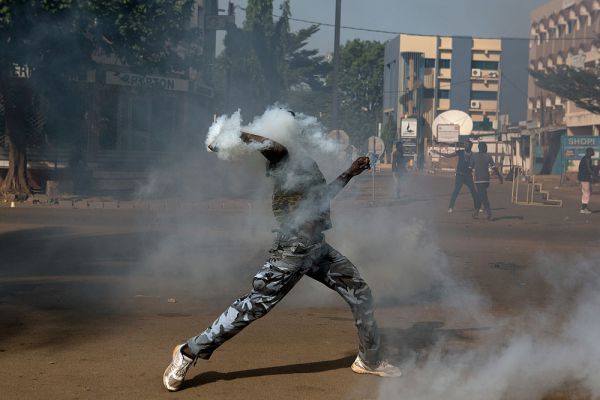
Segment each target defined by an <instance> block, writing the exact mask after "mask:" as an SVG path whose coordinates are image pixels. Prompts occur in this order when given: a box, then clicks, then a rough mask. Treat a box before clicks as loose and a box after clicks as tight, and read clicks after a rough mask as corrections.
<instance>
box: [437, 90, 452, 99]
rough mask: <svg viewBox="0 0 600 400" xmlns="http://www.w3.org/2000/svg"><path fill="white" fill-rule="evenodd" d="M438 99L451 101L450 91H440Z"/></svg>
mask: <svg viewBox="0 0 600 400" xmlns="http://www.w3.org/2000/svg"><path fill="white" fill-rule="evenodd" d="M438 98H440V99H449V98H450V91H449V90H438Z"/></svg>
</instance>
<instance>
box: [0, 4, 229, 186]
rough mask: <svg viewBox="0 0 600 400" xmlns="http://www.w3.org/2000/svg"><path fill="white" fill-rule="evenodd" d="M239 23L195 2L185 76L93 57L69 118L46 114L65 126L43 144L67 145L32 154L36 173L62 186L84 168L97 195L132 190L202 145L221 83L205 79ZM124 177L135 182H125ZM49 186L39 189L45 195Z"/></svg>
mask: <svg viewBox="0 0 600 400" xmlns="http://www.w3.org/2000/svg"><path fill="white" fill-rule="evenodd" d="M234 23H235V21H234V15H233V8H232V6H231V5H230V9H229V12H228V14H226V15H219V10H218V0H196V1H195V3H194V5H193V9H192V12H191V17H190V21H189V28H190V29H189V36H188V37H187V38H186V41H185V42H184V43H182V51H183V52H184V53H185V54H188V53H189V52H191V51H194V52H195V55H198V56H197V57H196V56H195V57H194V60H195V61H196V62H195V63H194V64H190V66H189V67H187V68H182V70H180V71H171V72H168V73H163V74H159V73H156V74H141V73H139V71H136V70H134V69H132V68H130V67H129V66H127V65H124V64H123V63H122V62H121V61H120V60H118V59H117V58H116V57H115V56H114V55H111V54H106V53H102V52H101V51H100V50H97V51H96V52H94V54H93V55H92V58H93V60H94V62H95V65H94V68H92V69H90V70H88V71H87V74H84V75H83V76H80V77H78V80H77V81H74V82H73V85H71V86H73V87H72V88H70V89H71V92H72V93H69V95H68V96H66V97H68V103H69V104H70V105H71V106H70V107H69V112H68V113H65V112H63V111H62V110H59V111H60V112H56V110H53V109H52V107H50V108H49V107H46V109H45V110H43V111H41V112H42V113H45V114H48V115H47V116H46V117H45V118H44V120H45V121H47V122H48V121H50V122H51V119H52V117H53V115H54V114H56V115H59V117H58V118H55V119H58V120H60V121H59V122H60V123H59V124H51V123H46V125H45V128H44V129H45V130H46V131H47V132H50V135H46V133H47V132H46V131H45V132H42V134H41V135H39V136H41V137H45V136H50V137H53V138H54V137H63V136H64V137H68V140H62V141H55V142H54V143H49V142H43V141H42V142H40V143H36V146H35V147H34V148H29V149H28V151H29V167H30V171H31V170H32V169H35V170H38V171H39V174H42V175H44V176H45V177H46V176H52V177H53V179H62V178H63V177H64V175H65V174H67V175H68V174H69V170H71V169H74V167H75V166H77V167H78V168H80V169H81V168H83V167H82V166H85V169H86V171H88V173H89V174H88V175H89V176H88V178H89V179H88V180H89V181H90V182H93V183H92V186H93V187H94V189H98V190H99V191H103V190H105V191H110V190H121V189H122V190H126V189H130V188H131V187H132V185H133V184H135V182H134V180H140V179H142V178H143V175H144V174H143V173H139V174H137V173H131V174H127V173H128V172H130V171H132V170H138V171H141V172H143V171H144V170H145V169H147V167H148V166H149V165H153V163H156V160H158V159H159V157H160V156H161V155H162V154H165V153H172V152H175V151H177V149H178V148H188V147H190V146H194V145H201V144H202V138H201V135H199V134H198V131H199V130H202V129H205V128H206V129H207V128H208V126H210V123H211V122H212V119H213V112H214V102H215V97H214V92H215V91H214V82H212V81H211V79H212V78H210V77H208V76H206V75H205V71H207V70H209V68H206V67H207V66H210V65H211V64H214V60H215V50H216V31H217V30H226V29H227V27H228V26H229V24H234ZM192 49H193V50H192ZM17 67H19V66H16V67H15V71H14V75H15V79H28V78H29V75H30V73H31V71H29V70H26V69H23V68H21V67H19V68H17ZM50 106H52V105H51V104H50ZM53 111H54V112H53ZM0 114H2V110H0ZM0 117H1V115H0ZM67 119H68V120H69V121H68V124H67V123H65V121H66V120H67ZM0 120H1V118H0ZM63 132H67V133H65V134H63ZM2 136H3V135H2V131H1V129H0V144H1V145H0V170H2V169H5V168H7V166H8V153H7V150H8V148H7V145H6V143H3V141H2V140H1V139H2ZM178 146H179V147H178ZM48 169H51V171H48ZM65 171H66V172H65ZM135 172H137V171H135ZM117 175H120V176H132V177H134V178H132V179H130V180H129V181H126V180H124V179H121V180H118V179H115V178H114V177H115V176H117ZM0 177H1V171H0ZM44 179H45V178H44ZM44 179H42V180H38V182H35V183H34V186H42V187H43V180H44ZM34 180H35V179H34Z"/></svg>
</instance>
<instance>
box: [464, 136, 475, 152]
mask: <svg viewBox="0 0 600 400" xmlns="http://www.w3.org/2000/svg"><path fill="white" fill-rule="evenodd" d="M472 149H473V142H471V141H470V140H469V139H467V140H466V141H465V150H466V151H468V152H470V151H471V150H472Z"/></svg>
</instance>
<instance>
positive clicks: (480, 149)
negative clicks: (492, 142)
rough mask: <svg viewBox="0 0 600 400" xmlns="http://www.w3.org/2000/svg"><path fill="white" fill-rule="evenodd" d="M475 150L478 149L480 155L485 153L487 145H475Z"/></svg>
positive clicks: (481, 143) (480, 143)
mask: <svg viewBox="0 0 600 400" xmlns="http://www.w3.org/2000/svg"><path fill="white" fill-rule="evenodd" d="M477 148H478V149H479V152H480V153H487V144H486V143H484V142H479V144H477Z"/></svg>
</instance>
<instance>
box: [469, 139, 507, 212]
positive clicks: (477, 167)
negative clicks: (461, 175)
mask: <svg viewBox="0 0 600 400" xmlns="http://www.w3.org/2000/svg"><path fill="white" fill-rule="evenodd" d="M477 147H478V149H479V153H474V154H473V155H472V156H471V160H470V161H469V166H470V167H471V169H473V173H474V175H475V187H476V189H477V203H476V204H475V210H474V211H473V218H477V217H478V214H479V209H480V208H481V207H482V206H483V209H484V210H485V212H486V213H487V219H488V220H491V219H492V207H491V206H490V200H489V199H488V194H487V189H488V188H489V187H490V168H491V169H492V170H493V171H494V173H495V174H496V175H498V179H500V184H502V183H503V181H504V180H503V179H502V174H500V171H499V170H498V168H497V167H496V163H495V162H494V159H493V158H492V156H490V155H489V154H488V152H487V144H485V143H483V142H480V143H479V144H478V145H477Z"/></svg>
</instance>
